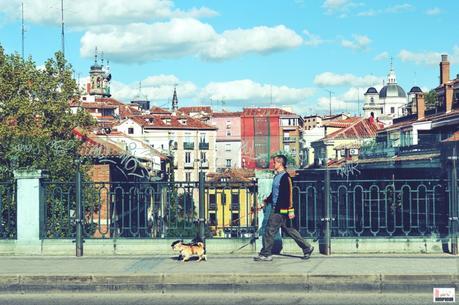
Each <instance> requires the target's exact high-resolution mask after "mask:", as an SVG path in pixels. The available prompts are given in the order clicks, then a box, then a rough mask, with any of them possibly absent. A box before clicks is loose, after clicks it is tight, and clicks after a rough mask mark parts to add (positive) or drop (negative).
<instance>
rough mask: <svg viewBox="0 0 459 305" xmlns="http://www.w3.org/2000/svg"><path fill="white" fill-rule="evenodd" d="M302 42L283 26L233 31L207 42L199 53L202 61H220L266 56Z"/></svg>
mask: <svg viewBox="0 0 459 305" xmlns="http://www.w3.org/2000/svg"><path fill="white" fill-rule="evenodd" d="M302 42H303V38H301V37H300V36H299V35H298V34H297V33H295V31H293V30H291V29H289V28H287V27H285V26H284V25H278V26H276V27H266V26H258V27H254V28H251V29H235V30H229V31H225V32H223V33H222V34H221V35H219V36H218V37H217V39H215V41H211V42H209V46H208V48H207V49H206V50H203V51H202V52H200V56H201V57H202V58H204V59H210V60H220V59H228V58H232V57H237V56H239V55H242V54H245V53H259V54H267V53H272V52H275V51H279V50H283V49H290V48H296V47H298V46H300V45H301V44H302Z"/></svg>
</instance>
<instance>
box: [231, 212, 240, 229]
mask: <svg viewBox="0 0 459 305" xmlns="http://www.w3.org/2000/svg"><path fill="white" fill-rule="evenodd" d="M239 223H240V217H239V212H235V213H231V225H232V226H236V227H238V226H239Z"/></svg>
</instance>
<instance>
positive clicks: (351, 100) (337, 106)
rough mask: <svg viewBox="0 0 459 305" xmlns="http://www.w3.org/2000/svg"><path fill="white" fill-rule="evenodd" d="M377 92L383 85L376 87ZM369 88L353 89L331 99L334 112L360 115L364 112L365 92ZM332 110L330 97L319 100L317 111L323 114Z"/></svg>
mask: <svg viewBox="0 0 459 305" xmlns="http://www.w3.org/2000/svg"><path fill="white" fill-rule="evenodd" d="M374 87H376V89H377V90H380V89H381V85H380V84H379V85H377V86H374ZM367 89H368V87H365V86H364V87H351V88H349V89H348V90H347V91H346V92H344V93H343V94H340V95H338V96H332V97H331V106H332V112H333V113H337V112H347V113H351V114H358V113H360V112H361V111H362V107H363V104H364V102H365V96H364V94H365V92H366V90H367ZM329 108H330V96H322V97H319V99H318V100H317V109H320V110H321V111H323V112H328V111H329Z"/></svg>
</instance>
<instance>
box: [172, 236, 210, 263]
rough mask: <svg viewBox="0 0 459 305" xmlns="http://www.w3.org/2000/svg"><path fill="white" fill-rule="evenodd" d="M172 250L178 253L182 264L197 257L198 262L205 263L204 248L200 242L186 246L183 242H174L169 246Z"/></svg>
mask: <svg viewBox="0 0 459 305" xmlns="http://www.w3.org/2000/svg"><path fill="white" fill-rule="evenodd" d="M171 247H172V250H174V251H179V252H180V256H179V260H180V259H181V260H182V262H187V261H189V260H190V258H191V257H192V256H198V257H199V259H198V262H200V261H201V260H203V259H204V260H205V261H207V256H206V248H205V247H204V244H203V243H202V242H197V243H189V244H186V243H184V242H183V240H176V241H174V242H173V243H172V244H171Z"/></svg>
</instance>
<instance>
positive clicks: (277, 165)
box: [254, 155, 314, 261]
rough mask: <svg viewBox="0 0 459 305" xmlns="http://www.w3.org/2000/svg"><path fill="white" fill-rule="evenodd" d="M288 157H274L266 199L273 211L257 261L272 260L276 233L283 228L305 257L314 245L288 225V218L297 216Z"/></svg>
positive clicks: (255, 258)
mask: <svg viewBox="0 0 459 305" xmlns="http://www.w3.org/2000/svg"><path fill="white" fill-rule="evenodd" d="M286 167H287V157H285V156H284V155H278V156H276V157H274V170H275V171H276V175H275V176H274V180H273V186H272V192H271V194H270V195H269V196H268V198H266V199H265V200H264V202H265V203H266V204H272V207H271V210H272V213H271V215H270V216H269V219H268V225H267V226H266V229H265V233H264V236H263V240H264V243H263V248H262V249H261V251H260V254H259V255H258V256H256V257H254V260H255V261H272V260H273V257H272V248H273V244H274V235H275V234H276V232H278V231H279V228H282V231H283V232H285V233H286V234H287V235H288V236H290V237H291V238H293V240H294V241H295V242H296V243H297V245H298V246H299V247H300V248H301V249H302V250H303V258H304V259H309V257H310V256H311V253H312V251H314V247H312V246H311V245H310V244H309V243H308V242H307V241H305V240H304V239H303V237H301V235H300V233H299V232H298V231H297V230H295V229H294V228H289V227H287V219H293V218H295V210H294V209H293V192H292V178H290V175H289V174H288V173H287V172H286Z"/></svg>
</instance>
